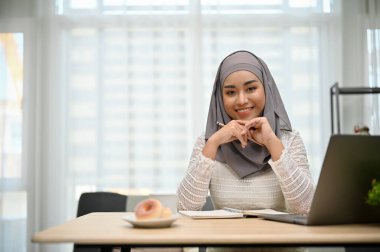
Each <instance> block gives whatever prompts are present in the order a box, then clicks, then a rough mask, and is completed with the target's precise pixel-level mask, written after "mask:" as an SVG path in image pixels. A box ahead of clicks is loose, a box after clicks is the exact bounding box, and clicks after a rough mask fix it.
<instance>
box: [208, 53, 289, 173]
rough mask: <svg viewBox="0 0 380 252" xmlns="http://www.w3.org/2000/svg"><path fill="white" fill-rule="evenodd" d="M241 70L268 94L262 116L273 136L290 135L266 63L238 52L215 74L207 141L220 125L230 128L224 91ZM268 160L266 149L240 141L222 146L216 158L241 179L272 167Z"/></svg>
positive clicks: (286, 116)
mask: <svg viewBox="0 0 380 252" xmlns="http://www.w3.org/2000/svg"><path fill="white" fill-rule="evenodd" d="M240 70H246V71H250V72H251V73H253V74H255V75H256V76H257V78H259V80H260V81H261V82H262V83H263V85H264V90H265V107H264V111H263V116H264V117H266V118H267V119H268V122H269V124H270V126H271V127H272V129H273V131H274V133H275V134H276V135H277V136H279V134H280V130H288V131H291V130H292V126H291V125H290V121H289V118H288V114H287V113H286V110H285V107H284V104H283V102H282V99H281V96H280V93H279V92H278V89H277V86H276V83H275V82H274V80H273V77H272V75H271V73H270V71H269V69H268V67H267V65H266V64H265V62H264V61H263V60H262V59H260V58H259V57H257V56H256V55H254V54H252V53H250V52H248V51H237V52H234V53H232V54H230V55H229V56H227V57H226V58H225V59H224V60H223V61H222V63H221V64H220V66H219V69H218V72H217V74H216V78H215V82H214V88H213V91H212V95H211V102H210V108H209V112H208V118H207V125H206V135H205V138H206V141H207V140H208V139H209V137H211V136H212V135H213V134H214V133H215V132H216V131H217V130H218V129H219V126H218V125H217V122H221V123H223V124H227V123H228V122H230V121H231V118H230V117H229V116H228V115H227V113H226V111H225V110H224V106H223V98H222V87H223V83H224V80H225V79H226V78H227V77H228V76H229V75H230V74H231V73H233V72H236V71H240ZM269 159H270V153H269V151H268V150H267V149H266V148H265V147H262V146H260V145H257V144H255V143H253V142H251V141H248V145H247V146H246V147H245V148H244V149H243V148H242V147H241V144H240V142H239V141H238V140H235V141H232V142H230V143H227V144H223V145H221V146H220V147H219V149H218V152H217V156H216V160H218V161H220V162H223V163H227V164H228V165H229V166H230V167H231V168H232V169H233V170H234V171H235V172H236V174H237V175H238V176H239V177H240V178H243V177H245V176H248V175H250V174H253V173H256V172H259V171H261V170H263V169H264V168H266V167H269V165H268V160H269Z"/></svg>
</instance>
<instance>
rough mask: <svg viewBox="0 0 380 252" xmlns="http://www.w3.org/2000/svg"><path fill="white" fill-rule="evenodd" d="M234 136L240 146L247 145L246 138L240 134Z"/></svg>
mask: <svg viewBox="0 0 380 252" xmlns="http://www.w3.org/2000/svg"><path fill="white" fill-rule="evenodd" d="M236 137H237V138H238V140H239V141H240V143H241V147H242V148H245V146H247V140H246V139H245V138H244V137H243V136H242V135H241V134H237V135H236Z"/></svg>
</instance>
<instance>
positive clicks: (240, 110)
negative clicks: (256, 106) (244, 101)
mask: <svg viewBox="0 0 380 252" xmlns="http://www.w3.org/2000/svg"><path fill="white" fill-rule="evenodd" d="M250 109H251V108H245V109H238V110H237V112H247V111H249V110H250Z"/></svg>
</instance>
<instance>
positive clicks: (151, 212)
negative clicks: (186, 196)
mask: <svg viewBox="0 0 380 252" xmlns="http://www.w3.org/2000/svg"><path fill="white" fill-rule="evenodd" d="M162 210H163V206H162V204H161V202H160V201H158V200H156V199H146V200H143V201H141V202H140V203H138V204H137V205H136V207H135V216H136V219H138V220H147V219H155V218H161V214H162V212H163V211H162Z"/></svg>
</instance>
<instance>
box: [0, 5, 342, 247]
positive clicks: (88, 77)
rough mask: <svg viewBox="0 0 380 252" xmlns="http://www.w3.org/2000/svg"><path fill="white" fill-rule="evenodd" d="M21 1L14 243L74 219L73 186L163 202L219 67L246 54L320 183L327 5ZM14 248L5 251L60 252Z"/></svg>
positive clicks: (332, 76) (332, 38) (330, 55)
mask: <svg viewBox="0 0 380 252" xmlns="http://www.w3.org/2000/svg"><path fill="white" fill-rule="evenodd" d="M19 1H20V6H21V5H22V4H25V1H23V0H19ZM16 2H17V1H16ZM33 3H34V4H32V10H35V12H33V15H32V18H30V21H31V24H30V26H29V28H28V29H27V30H28V31H27V33H28V34H29V35H30V37H31V41H29V42H30V43H29V42H28V45H26V46H25V47H24V48H26V49H25V50H26V51H27V50H28V51H29V52H26V53H29V59H30V60H29V61H27V62H26V63H25V66H24V71H27V72H29V73H30V74H28V75H27V81H25V83H24V86H25V87H26V86H27V88H26V89H27V90H28V92H26V91H25V92H24V99H25V100H24V109H23V113H24V116H25V118H26V119H27V120H26V121H23V122H22V123H23V125H22V127H23V129H24V130H23V133H24V134H23V141H24V145H23V146H24V148H23V149H22V150H23V153H22V154H20V155H22V157H23V158H24V159H23V164H24V166H23V167H25V170H26V171H25V174H26V175H27V176H26V175H25V176H26V181H27V182H25V187H24V189H23V190H24V191H27V196H28V211H27V213H28V214H27V217H25V216H24V217H23V218H24V221H25V218H27V223H28V232H27V233H28V236H27V237H26V239H25V240H26V241H29V240H30V235H32V234H33V233H34V232H36V231H39V230H41V229H44V228H47V227H50V226H52V225H56V224H59V223H62V222H64V221H66V220H67V219H70V218H73V217H75V213H76V207H77V200H78V198H79V195H80V194H81V193H82V192H84V191H96V190H108V191H117V192H121V193H126V194H149V193H175V190H176V188H177V185H178V183H179V182H180V180H181V178H182V176H183V174H184V172H185V170H186V167H187V163H188V161H189V160H188V159H189V156H190V152H191V149H192V146H193V144H194V141H195V139H196V137H197V136H198V135H200V134H201V133H202V131H203V130H204V126H205V119H206V117H207V111H208V104H209V98H210V94H211V89H212V84H213V81H214V77H215V73H216V70H217V67H218V64H219V62H220V61H221V60H222V59H223V58H224V57H225V56H226V55H227V54H229V53H231V52H233V51H235V50H240V49H245V50H250V51H252V52H254V53H256V54H257V55H259V56H260V57H262V58H263V59H264V60H265V61H266V62H267V63H268V65H269V68H270V69H271V70H272V73H273V75H274V78H275V80H276V82H277V84H278V87H279V89H280V92H281V94H282V97H283V99H284V103H285V105H286V108H287V110H288V113H289V116H290V119H291V121H292V124H293V126H294V128H296V129H297V130H299V131H300V133H301V135H302V137H303V139H304V140H305V144H306V149H307V151H308V155H309V159H310V163H311V169H312V173H313V176H314V178H315V180H317V179H318V174H319V169H320V167H321V162H322V159H323V156H324V150H325V147H326V144H327V141H328V137H329V135H330V123H329V116H330V115H329V111H330V110H329V109H330V108H329V97H328V89H329V87H330V85H331V84H333V83H334V82H335V81H337V80H339V77H340V75H339V71H340V59H339V56H340V51H339V44H338V42H339V41H340V40H339V36H340V35H339V22H340V15H339V14H338V12H335V11H336V10H338V9H339V8H338V7H339V6H338V4H337V3H334V4H333V3H330V1H322V0H319V1H318V0H309V1H297V0H292V1H281V0H273V1H245V0H218V1H217V0H208V1H200V0H182V1H179V0H177V1H171V0H160V1H158V0H128V1H124V0H85V1H79V0H77V1H75V0H57V1H52V0H36V2H33ZM0 13H1V12H0ZM0 17H1V16H0ZM0 32H1V30H0ZM27 84H28V85H27ZM3 169H4V168H3ZM1 179H2V181H3V177H1ZM0 190H1V195H4V193H5V192H6V191H7V189H4V187H0ZM1 200H2V201H1V202H4V200H3V198H1ZM2 216H3V215H2ZM3 230H5V232H6V231H7V230H8V229H7V226H5V225H3V224H2V231H3ZM5 232H2V235H0V236H1V237H0V239H2V240H0V241H4V239H5V238H4V237H6V236H5V235H3V234H4V233H5ZM17 239H18V238H17V236H16V235H15V236H14V240H13V244H19V245H17V246H20V247H17V249H15V250H14V251H26V250H28V251H51V250H54V251H70V250H71V248H72V247H71V246H52V245H49V246H47V245H32V244H30V243H29V242H26V243H27V244H25V243H24V242H22V243H18V242H15V241H17ZM1 244H4V243H1ZM0 246H3V247H4V245H0ZM4 251H9V250H5V249H4Z"/></svg>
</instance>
